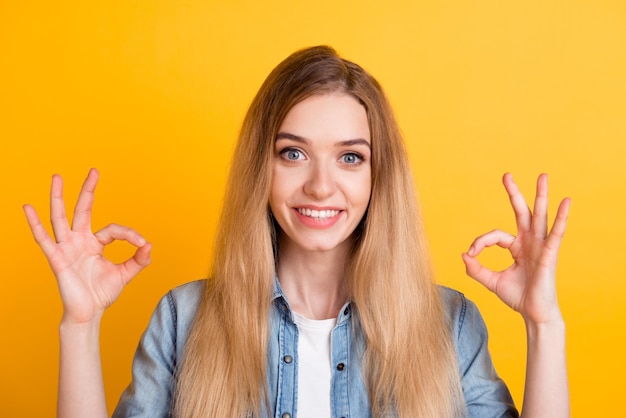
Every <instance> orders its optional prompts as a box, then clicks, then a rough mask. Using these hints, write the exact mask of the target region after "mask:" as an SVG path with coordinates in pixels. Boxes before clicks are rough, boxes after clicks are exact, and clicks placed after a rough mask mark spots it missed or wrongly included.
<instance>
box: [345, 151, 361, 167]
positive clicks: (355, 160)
mask: <svg viewBox="0 0 626 418" xmlns="http://www.w3.org/2000/svg"><path fill="white" fill-rule="evenodd" d="M341 159H342V161H343V162H344V163H346V164H350V165H353V164H359V163H360V162H361V161H363V157H362V156H360V155H359V154H357V153H355V152H349V153H347V154H344V155H342V156H341Z"/></svg>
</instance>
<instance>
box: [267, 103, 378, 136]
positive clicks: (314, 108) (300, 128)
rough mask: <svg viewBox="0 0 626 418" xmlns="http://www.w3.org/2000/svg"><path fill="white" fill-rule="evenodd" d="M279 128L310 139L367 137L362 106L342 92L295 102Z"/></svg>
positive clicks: (365, 114)
mask: <svg viewBox="0 0 626 418" xmlns="http://www.w3.org/2000/svg"><path fill="white" fill-rule="evenodd" d="M279 131H280V132H283V133H290V134H293V135H298V136H302V137H305V138H310V139H315V138H317V137H325V138H337V139H342V140H345V139H354V138H363V139H366V140H368V141H369V140H370V131H369V124H368V119H367V112H366V111H365V107H363V105H361V104H360V103H359V101H358V100H357V99H355V98H354V97H352V96H350V95H348V94H345V93H332V94H321V95H314V96H311V97H308V98H306V99H304V100H303V101H301V102H299V103H297V104H296V105H295V106H293V107H292V108H291V109H290V110H289V112H288V113H287V116H285V119H284V120H283V122H282V124H281V125H280V129H279Z"/></svg>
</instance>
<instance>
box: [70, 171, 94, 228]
mask: <svg viewBox="0 0 626 418" xmlns="http://www.w3.org/2000/svg"><path fill="white" fill-rule="evenodd" d="M99 177H100V175H99V173H98V170H96V169H95V168H92V169H91V170H89V174H87V178H86V179H85V181H84V183H83V187H82V188H81V189H80V194H79V195H78V200H77V201H76V206H75V207H74V218H73V220H72V229H73V230H74V231H83V232H88V231H91V209H92V208H93V201H94V191H95V190H96V185H97V184H98V178H99Z"/></svg>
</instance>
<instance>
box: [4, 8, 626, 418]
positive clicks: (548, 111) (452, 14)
mask: <svg viewBox="0 0 626 418" xmlns="http://www.w3.org/2000/svg"><path fill="white" fill-rule="evenodd" d="M225 3H228V4H225ZM315 44H331V45H333V46H334V47H336V48H337V49H338V50H339V51H340V53H342V54H343V55H344V56H346V57H348V58H350V59H352V60H354V61H356V62H358V63H360V64H361V65H362V66H364V67H365V68H366V69H368V70H369V71H371V72H372V73H373V74H374V75H375V76H376V77H377V78H378V79H379V81H380V82H381V83H382V84H383V86H384V87H385V88H386V90H387V93H388V95H389V97H390V99H391V101H392V103H393V106H394V108H395V110H396V112H397V116H398V119H399V121H400V124H401V127H402V129H403V132H404V134H405V136H406V139H407V142H408V147H409V150H410V155H411V159H412V162H413V167H414V171H415V178H416V182H417V184H418V188H419V191H420V196H421V202H422V206H423V209H424V217H425V220H426V224H427V229H428V232H429V236H430V239H431V247H432V254H433V258H434V262H435V267H436V270H437V273H438V276H439V278H440V281H441V282H442V283H445V284H448V285H450V286H453V287H455V288H457V289H460V290H462V291H463V292H465V293H466V294H467V295H468V296H469V297H470V298H472V299H473V300H475V301H476V302H477V304H478V305H479V307H480V308H481V310H482V312H483V314H484V316H485V319H486V321H487V324H488V326H489V329H490V331H491V349H492V354H493V357H494V361H495V363H496V366H497V368H498V370H499V372H500V373H501V375H502V376H503V377H504V378H505V380H506V381H507V382H508V384H509V386H510V388H511V390H512V392H513V395H514V397H515V399H516V401H517V403H518V404H521V400H522V397H523V381H524V361H525V334H524V330H523V323H522V321H521V319H520V318H519V317H518V316H517V315H516V314H514V313H512V312H510V311H509V310H508V309H507V308H506V307H504V306H503V305H502V304H501V303H500V302H499V301H497V299H496V298H495V296H493V295H492V294H490V293H488V292H487V291H486V290H484V289H482V288H481V287H480V285H478V284H476V283H474V282H472V280H471V279H469V278H467V277H466V276H465V274H464V268H463V265H462V262H461V258H460V254H461V252H462V251H464V250H465V249H466V248H467V247H468V246H469V244H470V242H471V241H472V239H473V238H474V237H475V236H476V235H478V234H480V233H483V232H486V231H488V230H491V229H493V228H496V227H499V228H504V229H507V230H510V231H511V232H515V231H514V221H513V216H512V211H511V210H510V208H509V206H508V201H507V198H506V195H505V194H504V191H503V188H502V187H501V185H500V177H501V175H502V173H504V172H505V171H511V172H512V173H513V174H514V176H515V177H516V179H517V180H518V183H519V184H520V186H521V187H522V190H523V191H524V192H525V194H526V195H527V197H528V198H531V197H532V195H533V193H534V181H535V178H536V176H537V174H539V173H540V172H541V171H546V172H548V173H550V178H551V183H550V184H551V193H552V194H551V205H552V209H553V210H554V208H555V207H556V205H557V203H558V201H559V199H560V198H561V197H563V196H566V195H567V196H571V197H572V199H573V205H572V210H571V218H570V223H569V226H568V232H567V236H566V240H565V242H564V244H563V247H562V252H561V257H560V265H559V271H558V276H559V282H558V289H559V296H560V301H561V305H562V309H563V312H564V315H565V318H566V321H567V324H568V361H569V372H570V386H571V394H572V411H573V416H575V417H604V416H612V417H615V416H625V415H624V412H623V411H624V409H623V407H622V406H621V401H622V399H623V388H624V383H623V377H624V375H625V374H626V365H625V361H624V357H625V356H624V342H625V340H626V330H625V329H626V324H625V322H626V321H625V319H626V312H625V309H624V296H625V291H626V281H625V280H624V279H625V278H626V277H625V273H624V272H625V271H626V261H625V260H626V257H625V256H624V250H625V249H626V248H625V245H624V242H625V239H624V237H625V236H626V225H625V222H624V213H626V198H625V194H626V192H625V188H626V187H625V186H626V168H625V165H624V162H623V160H624V158H625V156H626V5H625V3H624V2H623V1H622V0H615V1H610V0H601V1H599V0H596V1H589V0H588V1H584V0H571V1H555V0H546V1H541V0H527V1H521V0H513V1H502V0H474V1H459V0H455V1H426V0H422V1H398V0H390V1H383V2H379V1H370V2H362V1H352V0H351V1H337V0H320V1H316V2H303V1H299V0H291V1H280V0H274V1H251V0H250V1H244V0H239V1H232V2H222V1H215V0H204V1H200V0H187V1H182V0H181V1H162V0H108V1H95V2H85V1H70V0H61V1H57V2H51V1H11V2H10V1H6V0H5V1H0V144H1V148H0V158H1V160H0V195H1V196H2V198H1V199H2V204H1V205H0V219H1V220H2V239H1V240H0V257H1V264H0V272H1V273H0V274H1V276H2V277H1V279H2V292H3V295H2V303H1V304H0V327H1V328H0V336H1V338H2V342H1V343H0V359H2V365H1V366H0V405H2V406H1V407H0V408H1V411H0V415H2V416H7V417H42V416H52V415H53V414H54V408H55V406H54V405H55V397H56V379H57V377H56V376H57V367H58V366H57V357H58V343H57V326H58V322H59V319H60V316H61V304H60V301H59V298H58V295H57V290H56V284H55V281H54V278H53V277H52V275H51V273H50V272H49V270H48V267H47V264H46V261H45V259H44V257H43V256H42V254H40V252H39V249H38V248H37V246H36V244H35V243H34V241H33V240H32V238H31V236H30V232H29V230H28V228H27V225H26V222H25V219H24V217H23V214H22V209H21V205H22V204H23V203H26V202H29V203H32V204H34V205H35V206H36V208H38V210H39V212H40V214H41V215H42V217H44V218H47V216H48V209H47V205H48V189H49V179H50V176H51V174H53V173H55V172H58V173H60V174H62V175H63V176H64V178H65V180H66V185H67V189H66V191H67V193H66V196H67V197H68V202H67V205H68V207H69V208H71V207H72V206H73V203H74V199H75V196H76V194H77V191H78V189H79V187H80V184H81V183H82V180H83V178H84V177H85V175H86V173H87V171H88V169H89V168H90V167H98V168H99V169H100V172H101V182H100V184H99V188H98V194H97V201H96V208H95V219H94V222H93V225H94V227H95V228H100V227H103V226H104V225H106V224H107V223H109V222H117V223H122V224H127V225H130V226H133V227H135V228H137V229H138V230H139V231H141V232H142V233H143V234H144V235H145V236H146V237H148V239H149V240H151V241H152V242H153V244H154V252H153V264H152V265H151V266H150V267H149V268H148V270H146V271H145V272H143V273H142V274H141V275H140V276H139V277H138V278H136V280H135V281H134V282H133V283H132V284H131V285H130V286H129V287H128V288H127V289H126V291H125V292H124V293H123V295H122V297H121V298H120V300H119V301H118V302H117V303H116V304H115V305H114V306H113V307H112V308H111V309H110V310H109V311H108V312H107V314H106V315H105V319H104V323H103V329H102V357H103V364H104V377H105V383H106V392H107V399H108V404H109V408H110V409H111V410H112V408H113V406H114V404H115V402H116V400H117V398H118V396H119V394H120V392H121V391H122V390H123V388H124V387H125V385H126V384H127V383H128V381H129V379H130V364H131V360H132V355H133V352H134V349H135V346H136V344H137V341H138V339H139V336H140V334H141V332H142V330H143V328H144V327H145V325H146V321H147V320H148V318H149V315H150V313H151V311H152V309H153V307H154V306H155V304H156V302H157V300H158V298H159V297H160V296H161V295H163V294H164V293H165V292H166V291H167V290H168V289H169V288H171V287H173V286H175V285H177V284H179V283H183V282H185V281H189V280H192V279H195V278H200V277H203V276H205V274H206V272H207V270H208V259H209V257H208V255H209V253H210V251H211V248H212V238H213V233H214V230H215V223H216V219H217V214H218V212H219V208H220V200H221V196H222V193H223V189H224V179H225V174H226V171H227V167H228V161H229V158H230V154H231V151H232V148H233V140H234V138H235V137H236V134H237V130H238V127H239V124H240V122H241V120H242V117H243V114H244V112H245V109H246V107H247V105H248V104H249V102H250V101H251V99H252V97H253V95H254V93H255V92H256V89H257V88H258V87H259V85H260V83H261V82H262V80H263V79H264V78H265V76H266V75H267V74H268V72H269V71H270V70H271V68H273V67H274V66H275V65H276V64H277V63H278V62H279V61H280V60H281V59H283V58H284V57H286V56H287V55H288V54H289V53H291V52H292V51H294V50H296V49H299V48H301V47H304V46H310V45H315ZM128 250H129V249H128V248H126V247H125V246H124V245H122V244H120V245H116V246H114V247H113V248H112V249H111V250H110V251H109V255H110V256H111V257H114V258H116V259H122V258H123V257H125V256H126V255H127V253H128ZM484 260H485V261H486V262H489V263H491V265H495V266H504V265H505V264H506V262H507V261H508V260H507V257H503V256H502V254H500V253H499V252H498V251H495V250H494V251H490V252H489V253H488V254H487V255H486V256H485V257H484Z"/></svg>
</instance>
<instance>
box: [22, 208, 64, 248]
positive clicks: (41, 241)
mask: <svg viewBox="0 0 626 418" xmlns="http://www.w3.org/2000/svg"><path fill="white" fill-rule="evenodd" d="M23 209H24V214H25V215H26V221H27V222H28V226H29V227H30V231H31V232H32V234H33V238H35V242H37V244H38V245H39V247H41V250H42V251H43V253H44V254H45V255H46V257H48V256H49V255H51V254H52V253H53V252H54V250H55V245H56V243H55V242H54V240H53V239H52V238H51V237H50V235H48V231H46V228H44V226H43V224H42V223H41V221H40V220H39V216H38V215H37V211H36V210H35V208H34V207H32V206H31V205H24V207H23Z"/></svg>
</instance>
